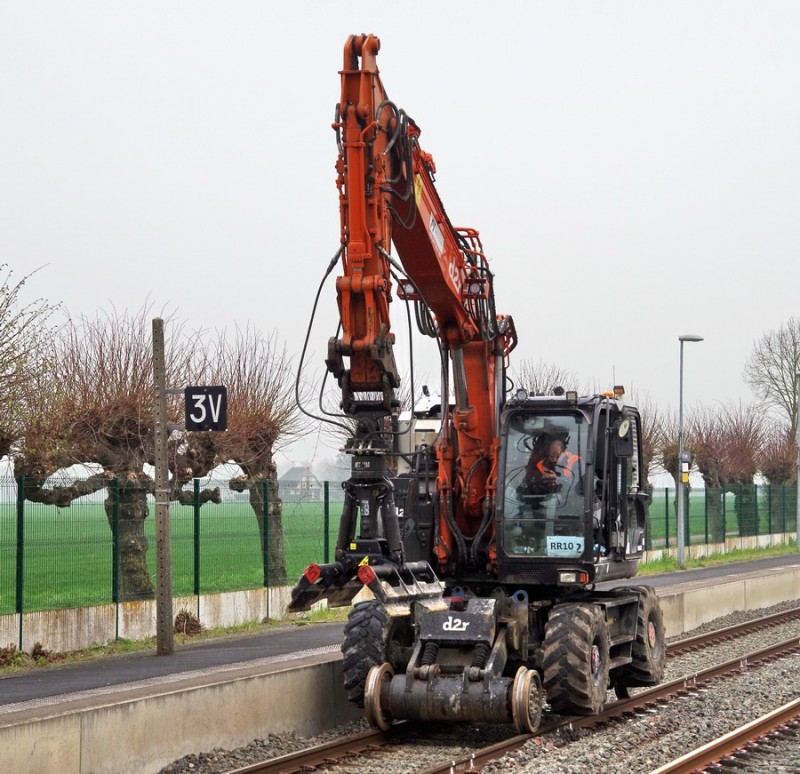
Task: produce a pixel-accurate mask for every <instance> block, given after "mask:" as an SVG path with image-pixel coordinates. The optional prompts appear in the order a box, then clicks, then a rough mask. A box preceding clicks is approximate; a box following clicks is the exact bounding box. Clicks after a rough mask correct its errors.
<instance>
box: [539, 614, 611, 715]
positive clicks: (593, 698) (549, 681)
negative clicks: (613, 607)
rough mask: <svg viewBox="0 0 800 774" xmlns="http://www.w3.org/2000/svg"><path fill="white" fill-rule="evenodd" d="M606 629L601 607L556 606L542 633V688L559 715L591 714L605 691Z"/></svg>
mask: <svg viewBox="0 0 800 774" xmlns="http://www.w3.org/2000/svg"><path fill="white" fill-rule="evenodd" d="M609 650H610V645H609V639H608V626H607V625H606V619H605V614H604V613H603V610H602V608H600V607H597V606H596V605H592V604H588V603H577V604H563V605H556V606H555V607H554V608H553V609H552V610H551V611H550V615H549V617H548V619H547V624H546V626H545V630H544V658H543V671H544V689H545V692H546V694H547V700H548V701H549V702H550V708H551V709H552V710H553V712H556V713H558V714H560V715H595V714H597V713H598V712H601V711H602V710H603V707H604V706H605V701H606V694H607V692H608V670H609V661H610V656H609Z"/></svg>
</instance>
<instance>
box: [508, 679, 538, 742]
mask: <svg viewBox="0 0 800 774" xmlns="http://www.w3.org/2000/svg"><path fill="white" fill-rule="evenodd" d="M543 701H544V694H543V692H542V680H541V678H540V677H539V673H538V672H537V671H536V670H535V669H526V668H525V667H520V668H519V669H518V670H517V674H516V676H515V677H514V684H513V685H512V686H511V717H512V718H513V720H514V728H516V729H517V731H519V732H520V733H521V734H535V733H536V731H537V729H538V728H539V723H540V722H541V720H542V702H543Z"/></svg>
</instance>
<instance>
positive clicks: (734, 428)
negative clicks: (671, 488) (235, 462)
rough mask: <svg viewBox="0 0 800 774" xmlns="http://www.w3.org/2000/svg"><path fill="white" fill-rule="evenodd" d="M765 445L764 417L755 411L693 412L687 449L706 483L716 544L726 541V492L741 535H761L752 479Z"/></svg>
mask: <svg viewBox="0 0 800 774" xmlns="http://www.w3.org/2000/svg"><path fill="white" fill-rule="evenodd" d="M763 440H764V421H763V414H762V413H761V412H760V411H758V410H757V409H756V408H755V407H754V406H742V405H741V404H739V405H733V404H727V405H722V406H719V407H717V408H716V409H713V410H712V409H705V410H702V411H697V412H695V413H694V414H693V415H692V417H691V419H690V422H689V434H688V440H687V447H688V448H689V449H690V450H691V451H692V453H693V455H694V458H695V461H696V463H697V467H698V468H699V470H700V473H701V475H702V476H703V480H704V482H705V484H706V498H707V503H708V517H709V527H710V530H711V537H712V540H714V541H715V542H721V541H722V540H724V533H725V527H724V519H723V510H722V495H723V492H725V491H729V492H732V493H733V494H735V495H736V501H735V511H736V515H737V518H738V520H739V530H740V533H741V534H743V535H747V534H756V533H757V531H758V510H757V506H756V490H755V485H754V483H753V478H754V476H755V474H756V472H757V470H758V463H757V460H758V458H759V454H760V450H761V445H762V443H763Z"/></svg>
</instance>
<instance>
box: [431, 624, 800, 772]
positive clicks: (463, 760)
mask: <svg viewBox="0 0 800 774" xmlns="http://www.w3.org/2000/svg"><path fill="white" fill-rule="evenodd" d="M795 651H800V639H798V638H797V637H793V638H792V639H790V640H785V641H784V642H781V643H778V644H777V645H771V646H769V647H768V648H763V649H761V650H757V651H753V652H752V653H749V654H747V655H746V656H742V657H740V658H735V659H731V660H730V661H726V662H725V663H724V664H717V665H715V666H713V667H709V668H708V669H704V670H702V671H700V672H697V673H695V674H693V675H685V676H684V677H680V678H678V679H677V680H672V681H671V682H669V683H663V684H661V685H657V686H655V687H653V688H649V689H647V690H645V691H642V692H641V693H638V694H636V695H635V696H632V697H631V698H630V699H621V700H620V701H615V702H614V703H613V704H610V705H609V706H608V707H606V708H605V709H604V710H603V712H601V713H599V714H597V715H576V716H573V717H569V718H564V719H562V720H560V721H558V722H556V723H551V724H547V725H545V726H542V727H541V728H540V729H539V730H538V731H537V732H536V733H535V734H521V735H519V736H515V737H512V738H510V739H507V740H505V741H504V742H498V743H497V744H493V745H491V746H489V747H484V748H481V749H480V750H476V751H475V752H474V753H470V754H469V755H463V756H461V757H460V758H456V759H454V760H450V761H443V762H442V763H441V764H437V765H435V766H432V767H431V768H428V769H425V770H424V771H422V772H418V774H455V773H456V772H464V771H470V767H471V768H472V769H474V768H475V767H476V766H481V765H483V764H484V763H488V762H489V761H490V760H494V759H496V758H500V757H502V756H503V755H504V754H505V753H507V752H511V751H513V750H516V749H517V748H519V747H521V746H522V745H523V744H524V743H525V742H527V741H528V740H530V739H534V738H535V737H537V736H544V735H545V734H549V733H552V732H553V731H556V730H558V729H561V728H591V727H593V726H596V725H600V724H602V723H607V722H608V721H610V720H614V719H616V718H618V717H620V716H623V715H632V714H634V713H636V712H638V711H639V710H643V709H648V708H650V707H652V706H653V705H655V704H659V703H664V702H665V701H666V700H668V699H669V698H670V697H674V696H685V695H686V694H688V693H689V692H690V691H692V690H694V689H696V688H697V687H699V686H700V685H702V684H704V683H707V682H709V681H711V680H713V679H715V678H717V677H722V676H724V675H728V674H733V673H735V672H742V671H744V670H745V669H747V668H748V667H749V666H752V665H754V664H758V663H761V662H764V661H771V660H774V659H776V658H779V657H781V656H783V655H786V654H788V653H793V652H795Z"/></svg>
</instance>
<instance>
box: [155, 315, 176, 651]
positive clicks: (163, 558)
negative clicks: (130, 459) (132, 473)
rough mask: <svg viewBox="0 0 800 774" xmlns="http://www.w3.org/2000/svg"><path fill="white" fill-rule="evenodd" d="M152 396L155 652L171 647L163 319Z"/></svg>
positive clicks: (159, 322) (157, 334)
mask: <svg viewBox="0 0 800 774" xmlns="http://www.w3.org/2000/svg"><path fill="white" fill-rule="evenodd" d="M153 397H154V401H155V479H156V652H157V653H158V655H159V656H169V655H171V654H172V653H173V652H174V650H175V641H174V640H175V638H174V636H173V618H172V548H171V545H170V529H169V466H168V459H167V387H166V366H165V363H164V321H163V320H162V319H161V318H160V317H157V318H155V319H154V320H153Z"/></svg>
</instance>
